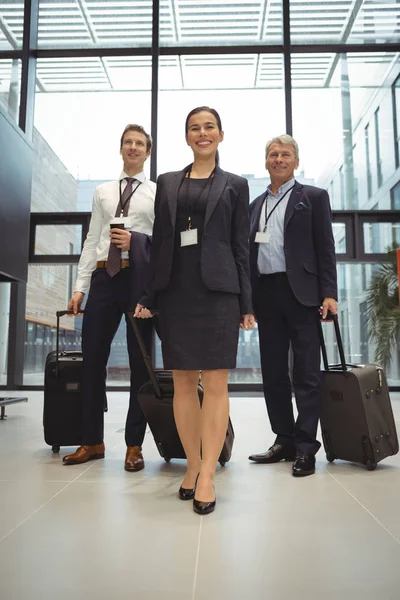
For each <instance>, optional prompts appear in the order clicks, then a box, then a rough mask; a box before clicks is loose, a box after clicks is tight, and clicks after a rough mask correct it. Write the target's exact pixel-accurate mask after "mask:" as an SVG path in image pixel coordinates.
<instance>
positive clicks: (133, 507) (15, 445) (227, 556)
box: [0, 392, 400, 600]
mask: <svg viewBox="0 0 400 600" xmlns="http://www.w3.org/2000/svg"><path fill="white" fill-rule="evenodd" d="M10 395H12V394H11V393H10ZM17 395H18V394H17ZM24 395H26V394H24ZM27 395H28V396H29V402H28V404H16V405H14V406H10V407H8V408H7V414H8V418H7V420H6V421H2V422H0V456H1V460H0V505H1V513H0V515H1V516H0V598H1V599H2V600H53V599H56V598H57V600H67V599H68V600H92V599H93V600H128V599H129V600H131V599H132V600H247V599H250V600H266V599H271V600H292V599H294V600H350V599H352V600H353V599H354V600H361V599H362V600H376V598H381V599H382V600H383V599H384V600H399V598H400V455H397V456H395V457H390V458H389V459H387V460H386V461H384V462H383V463H380V464H379V466H378V468H377V470H376V471H374V472H369V471H367V470H366V469H365V468H363V467H360V466H357V465H353V464H348V463H344V462H340V461H338V462H336V463H334V464H328V463H327V462H326V460H325V456H324V453H323V452H322V451H321V452H320V453H319V454H318V457H317V458H318V461H317V473H316V475H315V476H312V477H308V478H305V479H300V480H298V479H295V478H293V477H292V476H291V474H290V463H280V464H276V465H251V464H249V462H248V460H247V456H248V455H249V454H250V453H252V452H258V451H264V450H266V449H267V447H268V445H269V443H270V442H271V441H272V439H273V438H272V434H271V431H270V429H269V426H268V420H267V417H266V413H265V407H264V401H263V399H262V398H261V397H251V398H238V397H235V398H232V400H231V416H232V421H233V423H234V426H235V429H236V441H235V447H234V454H233V457H232V461H231V462H230V463H229V464H228V465H226V467H224V468H221V467H219V468H218V473H217V478H216V490H217V508H216V511H215V513H213V514H212V515H209V516H206V517H199V516H198V515H196V514H194V513H193V511H192V507H191V503H190V502H185V503H184V502H181V501H179V500H178V498H177V491H178V488H179V485H180V482H181V479H182V476H183V473H184V463H183V462H182V461H172V462H171V463H169V464H166V463H164V462H163V461H162V459H160V457H159V456H158V453H157V450H156V448H155V446H154V443H153V439H152V437H151V435H150V434H147V436H146V440H145V443H144V455H145V460H146V468H145V470H144V471H141V472H139V473H127V472H125V471H124V469H123V460H124V453H125V449H124V436H123V427H124V419H125V412H126V406H127V394H126V393H120V392H118V393H117V392H115V393H110V394H109V407H110V410H109V413H108V414H107V415H106V438H105V441H106V457H105V459H104V460H99V461H94V462H90V463H87V464H85V465H80V466H74V467H63V466H62V464H61V459H60V456H57V455H52V452H51V450H50V449H49V448H48V447H46V445H45V444H44V441H43V434H42V426H41V419H42V393H40V392H31V393H28V394H27ZM392 399H393V407H394V411H395V414H396V418H397V426H398V429H399V430H400V395H399V394H397V395H396V394H393V395H392ZM66 452H67V449H66V448H63V449H62V452H61V456H62V455H63V454H65V453H66Z"/></svg>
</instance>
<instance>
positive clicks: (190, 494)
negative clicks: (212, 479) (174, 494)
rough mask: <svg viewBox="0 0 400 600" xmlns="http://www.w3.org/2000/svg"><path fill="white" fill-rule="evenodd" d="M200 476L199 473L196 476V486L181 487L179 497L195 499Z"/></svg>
mask: <svg viewBox="0 0 400 600" xmlns="http://www.w3.org/2000/svg"><path fill="white" fill-rule="evenodd" d="M198 478H199V475H197V477H196V481H195V484H194V488H184V487H182V486H181V487H180V488H179V492H178V494H179V498H180V499H181V500H193V499H194V494H195V492H196V485H197V480H198Z"/></svg>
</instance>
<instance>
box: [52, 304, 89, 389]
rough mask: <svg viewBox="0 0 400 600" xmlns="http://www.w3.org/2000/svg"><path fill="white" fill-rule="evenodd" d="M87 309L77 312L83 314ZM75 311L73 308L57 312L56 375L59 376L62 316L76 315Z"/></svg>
mask: <svg viewBox="0 0 400 600" xmlns="http://www.w3.org/2000/svg"><path fill="white" fill-rule="evenodd" d="M84 312H85V311H84V310H78V312H77V313H76V314H78V315H83V313H84ZM74 314H75V313H74V311H73V310H58V311H57V312H56V316H57V331H56V377H58V372H59V364H58V353H59V351H60V318H61V317H64V316H65V315H74Z"/></svg>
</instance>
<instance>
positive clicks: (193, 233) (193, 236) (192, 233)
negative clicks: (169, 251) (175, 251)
mask: <svg viewBox="0 0 400 600" xmlns="http://www.w3.org/2000/svg"><path fill="white" fill-rule="evenodd" d="M196 244H197V229H187V230H186V231H181V247H183V246H195V245H196Z"/></svg>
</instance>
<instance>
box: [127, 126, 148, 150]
mask: <svg viewBox="0 0 400 600" xmlns="http://www.w3.org/2000/svg"><path fill="white" fill-rule="evenodd" d="M127 131H137V132H138V133H141V134H143V135H144V136H145V138H146V148H147V152H150V150H151V144H152V142H151V136H150V135H149V134H148V133H147V132H146V131H145V130H144V129H143V127H142V126H141V125H135V124H134V123H130V124H129V125H127V126H126V127H125V129H124V132H123V134H122V135H121V143H120V148H122V145H123V143H124V136H125V134H126V132H127Z"/></svg>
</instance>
